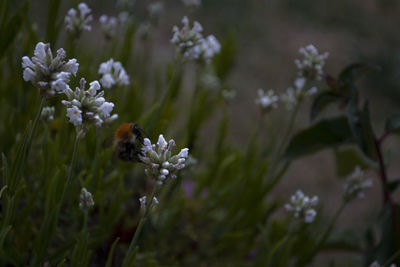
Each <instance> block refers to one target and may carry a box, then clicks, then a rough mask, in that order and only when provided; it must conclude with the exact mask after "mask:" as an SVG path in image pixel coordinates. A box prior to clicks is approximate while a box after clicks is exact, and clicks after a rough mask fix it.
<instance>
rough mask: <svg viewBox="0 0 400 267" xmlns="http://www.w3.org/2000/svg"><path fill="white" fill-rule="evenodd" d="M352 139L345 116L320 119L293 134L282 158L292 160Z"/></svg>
mask: <svg viewBox="0 0 400 267" xmlns="http://www.w3.org/2000/svg"><path fill="white" fill-rule="evenodd" d="M352 141H353V139H352V136H351V132H350V129H349V125H348V123H347V119H346V118H345V117H343V116H341V117H337V118H333V119H327V120H322V121H320V122H318V123H316V124H314V125H312V126H311V127H309V128H307V129H305V130H303V131H301V132H299V133H298V134H297V135H295V136H294V137H293V138H292V140H291V141H290V143H289V145H288V148H287V150H286V152H285V155H284V158H285V159H286V160H293V159H296V158H298V157H301V156H304V155H307V154H311V153H314V152H317V151H319V150H322V149H326V148H332V147H337V146H340V145H342V144H345V143H350V142H352Z"/></svg>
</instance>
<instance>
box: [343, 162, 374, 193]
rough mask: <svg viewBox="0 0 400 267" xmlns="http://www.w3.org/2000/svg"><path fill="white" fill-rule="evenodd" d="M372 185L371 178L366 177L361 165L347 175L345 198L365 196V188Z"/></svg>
mask: <svg viewBox="0 0 400 267" xmlns="http://www.w3.org/2000/svg"><path fill="white" fill-rule="evenodd" d="M371 186H372V180H371V179H364V172H363V171H362V170H361V168H360V167H359V166H357V167H355V169H354V171H353V172H352V173H351V174H350V175H349V176H348V177H347V179H346V182H345V184H344V198H345V200H346V201H350V200H353V199H355V198H363V197H364V192H363V191H364V189H366V188H368V187H371Z"/></svg>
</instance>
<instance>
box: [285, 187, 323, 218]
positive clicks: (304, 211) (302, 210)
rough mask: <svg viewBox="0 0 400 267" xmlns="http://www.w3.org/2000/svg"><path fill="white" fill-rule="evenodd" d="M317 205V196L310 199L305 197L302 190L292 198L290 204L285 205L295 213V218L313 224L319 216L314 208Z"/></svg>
mask: <svg viewBox="0 0 400 267" xmlns="http://www.w3.org/2000/svg"><path fill="white" fill-rule="evenodd" d="M317 204H318V197H317V196H313V197H312V198H310V197H308V196H306V195H304V193H303V192H302V191H301V190H297V191H296V193H295V194H294V195H292V196H291V197H290V203H288V204H286V205H285V209H286V210H287V211H290V212H293V214H294V217H295V218H299V219H301V220H303V221H304V222H305V223H312V222H313V221H314V219H315V216H316V215H317V212H316V210H315V209H313V207H314V206H316V205H317Z"/></svg>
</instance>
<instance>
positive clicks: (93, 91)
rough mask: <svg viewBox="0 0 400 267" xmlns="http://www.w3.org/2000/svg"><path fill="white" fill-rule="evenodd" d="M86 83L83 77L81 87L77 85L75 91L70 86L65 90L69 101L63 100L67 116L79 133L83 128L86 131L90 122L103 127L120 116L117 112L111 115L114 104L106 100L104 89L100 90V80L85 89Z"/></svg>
mask: <svg viewBox="0 0 400 267" xmlns="http://www.w3.org/2000/svg"><path fill="white" fill-rule="evenodd" d="M85 85H86V80H85V79H84V78H82V79H81V81H80V87H77V88H76V89H75V91H72V90H71V89H69V88H68V89H67V90H66V91H65V95H66V96H67V98H68V101H67V100H62V103H63V104H64V105H65V106H66V107H67V117H68V118H69V119H70V122H71V123H72V124H73V125H74V126H75V127H76V129H77V131H78V133H79V132H80V131H81V130H83V132H85V131H86V129H87V127H88V126H89V125H90V124H93V125H95V126H96V127H101V126H103V125H104V124H108V123H111V122H112V121H114V120H115V119H117V118H118V115H117V114H114V115H111V112H112V110H113V108H114V104H113V103H111V102H106V100H105V99H104V97H103V95H104V92H103V91H101V92H98V91H100V84H99V82H98V81H93V82H91V83H90V87H89V89H88V90H85Z"/></svg>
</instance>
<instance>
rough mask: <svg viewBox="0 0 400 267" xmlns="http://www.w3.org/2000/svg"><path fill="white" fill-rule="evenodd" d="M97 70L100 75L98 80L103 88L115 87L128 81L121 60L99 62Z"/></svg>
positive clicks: (127, 83) (126, 83)
mask: <svg viewBox="0 0 400 267" xmlns="http://www.w3.org/2000/svg"><path fill="white" fill-rule="evenodd" d="M98 72H99V74H101V75H102V77H101V79H100V82H101V84H102V85H103V87H105V88H116V87H121V86H125V85H129V83H130V82H129V76H128V74H127V73H126V71H125V69H124V67H122V64H121V62H118V61H114V59H110V60H108V61H107V62H103V63H101V64H100V67H99V71H98Z"/></svg>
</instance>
